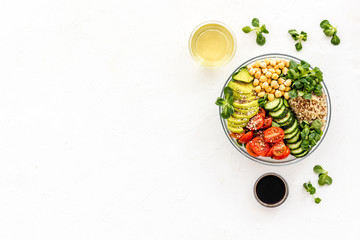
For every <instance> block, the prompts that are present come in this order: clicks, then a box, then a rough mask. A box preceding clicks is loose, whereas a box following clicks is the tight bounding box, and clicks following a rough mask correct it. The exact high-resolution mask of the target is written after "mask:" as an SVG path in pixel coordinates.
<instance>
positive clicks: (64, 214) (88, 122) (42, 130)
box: [0, 0, 360, 240]
mask: <svg viewBox="0 0 360 240" xmlns="http://www.w3.org/2000/svg"><path fill="white" fill-rule="evenodd" d="M359 9H360V2H359V1H355V0H354V1H333V2H330V1H294V0H284V1H265V0H261V1H260V0H259V1H235V0H229V1H213V0H199V1H157V0H153V1H145V0H142V1H130V0H128V1H124V0H120V1H119V0H116V1H115V0H114V1H110V0H102V1H100V0H82V1H74V0H66V1H47V0H33V1H25V0H24V1H15V0H2V1H1V2H0V64H1V65H0V66H1V67H0V83H1V85H0V239H1V240H10V239H19V240H20V239H21V240H23V239H31V240H32V239H39V240H49V239H51V240H57V239H59V240H60V239H61V240H63V239H86V240H92V239H102V240H104V239H106V240H108V239H117V240H118V239H121V240H125V239H131V240H132V239H136V240H142V239H156V240H159V239H164V240H169V239H171V240H177V239H186V240H191V239H194V240H200V239H204V240H205V239H206V240H209V239H211V240H212V239H214V240H215V239H216V240H218V239H221V240H223V239H289V238H291V239H315V238H317V239H319V238H324V239H325V238H327V239H339V238H347V239H359V238H360V228H359V226H360V218H359V217H358V215H359V213H360V207H359V197H360V179H359V172H360V161H359V130H358V129H359V110H358V109H359V108H358V104H359V100H358V97H357V96H359V89H360V84H359V82H360V71H359V66H360V58H359V52H360V51H359V50H360V47H359V39H360V30H359V29H360V28H359V25H360V15H359V13H358V11H359ZM253 17H258V18H259V19H260V22H261V23H265V24H266V25H267V28H268V30H269V31H270V34H269V35H266V39H267V41H266V44H265V46H263V47H260V46H257V45H256V43H255V35H254V34H244V33H242V31H241V28H242V27H244V26H246V25H249V24H250V22H251V19H252V18H253ZM323 19H329V20H330V23H331V24H333V25H335V26H338V35H339V37H340V39H341V44H340V45H339V46H336V47H335V46H333V45H331V44H330V38H328V37H326V36H325V35H324V34H323V33H322V30H321V28H320V27H319V23H320V22H321V21H322V20H323ZM206 20H218V21H222V22H224V23H226V24H227V25H228V26H230V27H231V28H232V30H233V31H234V32H235V35H236V38H237V43H238V49H237V53H236V55H235V57H234V58H233V60H232V61H231V62H230V63H229V64H227V65H226V66H224V67H223V68H220V69H212V70H211V69H204V68H202V67H201V66H199V65H197V64H196V63H195V62H194V61H193V59H192V58H191V57H190V54H189V52H188V38H189V35H190V33H191V31H192V30H193V29H194V28H195V26H197V25H198V24H199V23H201V22H203V21H206ZM291 28H296V29H297V30H299V31H301V30H303V31H305V32H307V33H308V41H307V42H305V43H304V44H303V50H302V51H301V52H296V50H295V47H294V44H295V42H294V41H293V40H292V39H291V37H290V35H289V34H288V33H287V31H288V30H289V29H291ZM272 52H279V53H285V54H291V55H294V56H296V57H299V58H302V59H304V60H307V61H308V62H310V63H311V64H312V65H314V66H318V67H320V69H321V70H322V71H323V72H324V77H325V82H326V84H327V86H328V88H329V91H330V94H331V98H332V107H333V108H332V110H333V115H332V122H331V125H330V129H329V132H328V135H327V136H326V138H325V140H324V141H323V143H322V144H321V146H320V147H319V148H318V149H317V151H316V152H315V153H314V154H312V155H311V157H309V158H308V159H306V160H304V161H303V162H300V163H297V164H294V165H290V166H284V167H271V166H265V165H261V164H258V163H255V162H252V161H250V160H248V159H246V158H245V157H243V156H242V155H241V154H240V153H239V152H237V151H236V150H235V149H234V148H233V146H232V145H231V144H230V142H229V141H228V140H227V138H226V136H225V134H224V132H223V130H222V128H221V125H220V121H219V116H218V108H217V107H216V106H215V104H214V102H215V99H216V98H217V97H218V96H219V94H220V90H221V88H222V86H223V83H224V81H225V80H226V79H227V77H228V76H229V75H230V73H231V72H232V71H233V70H234V69H235V68H236V67H237V66H238V65H240V64H241V63H242V62H244V61H246V60H247V59H249V58H252V57H254V56H257V55H260V54H264V53H272ZM315 164H321V165H322V166H323V167H324V168H325V169H326V170H328V171H329V174H330V176H331V177H332V178H333V180H334V181H333V184H332V185H331V186H324V187H317V183H316V179H317V175H316V174H314V173H313V172H312V168H313V166H314V165H315ZM269 171H274V172H277V173H279V174H281V175H282V176H283V177H285V178H286V180H287V181H288V184H289V187H290V195H289V197H288V199H287V201H286V202H285V203H284V204H283V205H282V206H281V207H279V208H275V209H268V208H264V207H262V206H261V205H259V204H258V203H257V202H256V201H255V199H254V196H253V193H252V188H253V184H254V182H255V180H256V179H257V178H258V177H259V176H260V175H261V174H263V173H265V172H269ZM308 180H311V181H312V182H314V183H315V186H316V187H317V190H318V194H317V196H319V197H321V198H322V202H321V204H319V205H316V204H315V203H314V202H313V199H312V197H311V196H310V195H309V194H308V193H306V192H305V191H304V189H302V184H303V183H304V182H306V181H308Z"/></svg>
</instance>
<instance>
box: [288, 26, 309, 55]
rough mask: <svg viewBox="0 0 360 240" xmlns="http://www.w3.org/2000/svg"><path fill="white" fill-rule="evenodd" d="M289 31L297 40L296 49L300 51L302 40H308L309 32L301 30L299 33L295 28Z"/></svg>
mask: <svg viewBox="0 0 360 240" xmlns="http://www.w3.org/2000/svg"><path fill="white" fill-rule="evenodd" d="M288 33H289V34H290V35H291V37H292V38H293V39H294V40H295V41H297V42H296V44H295V48H296V51H300V50H301V49H302V44H301V42H302V41H304V42H305V41H306V40H307V33H306V32H304V31H301V32H300V33H298V31H296V30H295V29H290V30H289V31H288Z"/></svg>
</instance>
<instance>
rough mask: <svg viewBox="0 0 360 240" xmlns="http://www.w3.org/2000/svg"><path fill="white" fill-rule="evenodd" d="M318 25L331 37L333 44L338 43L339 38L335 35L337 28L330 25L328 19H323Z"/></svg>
mask: <svg viewBox="0 0 360 240" xmlns="http://www.w3.org/2000/svg"><path fill="white" fill-rule="evenodd" d="M320 27H321V28H322V29H323V32H324V34H325V35H326V36H328V37H331V41H330V42H331V43H332V44H333V45H335V46H337V45H339V44H340V38H339V37H338V36H337V35H336V33H337V28H336V27H333V26H331V24H330V22H329V21H328V20H323V21H322V22H321V23H320Z"/></svg>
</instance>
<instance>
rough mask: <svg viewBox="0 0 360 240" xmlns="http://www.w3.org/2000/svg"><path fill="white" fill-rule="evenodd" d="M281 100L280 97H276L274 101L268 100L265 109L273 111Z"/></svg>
mask: <svg viewBox="0 0 360 240" xmlns="http://www.w3.org/2000/svg"><path fill="white" fill-rule="evenodd" d="M280 102H281V100H280V98H275V99H274V100H272V101H268V102H267V103H266V104H265V106H264V108H265V110H268V111H272V110H274V109H275V108H276V107H277V106H278V105H279V104H280Z"/></svg>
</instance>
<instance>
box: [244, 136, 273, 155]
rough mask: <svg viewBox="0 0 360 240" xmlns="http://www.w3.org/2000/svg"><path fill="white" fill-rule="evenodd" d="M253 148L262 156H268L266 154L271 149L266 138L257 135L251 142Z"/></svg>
mask: <svg viewBox="0 0 360 240" xmlns="http://www.w3.org/2000/svg"><path fill="white" fill-rule="evenodd" d="M249 143H250V146H251V149H252V150H253V151H254V153H256V154H257V155H260V156H266V154H267V153H268V152H269V150H270V146H269V144H268V143H267V142H265V140H264V139H262V138H259V137H256V138H254V139H252V140H251V141H250V142H249Z"/></svg>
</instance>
